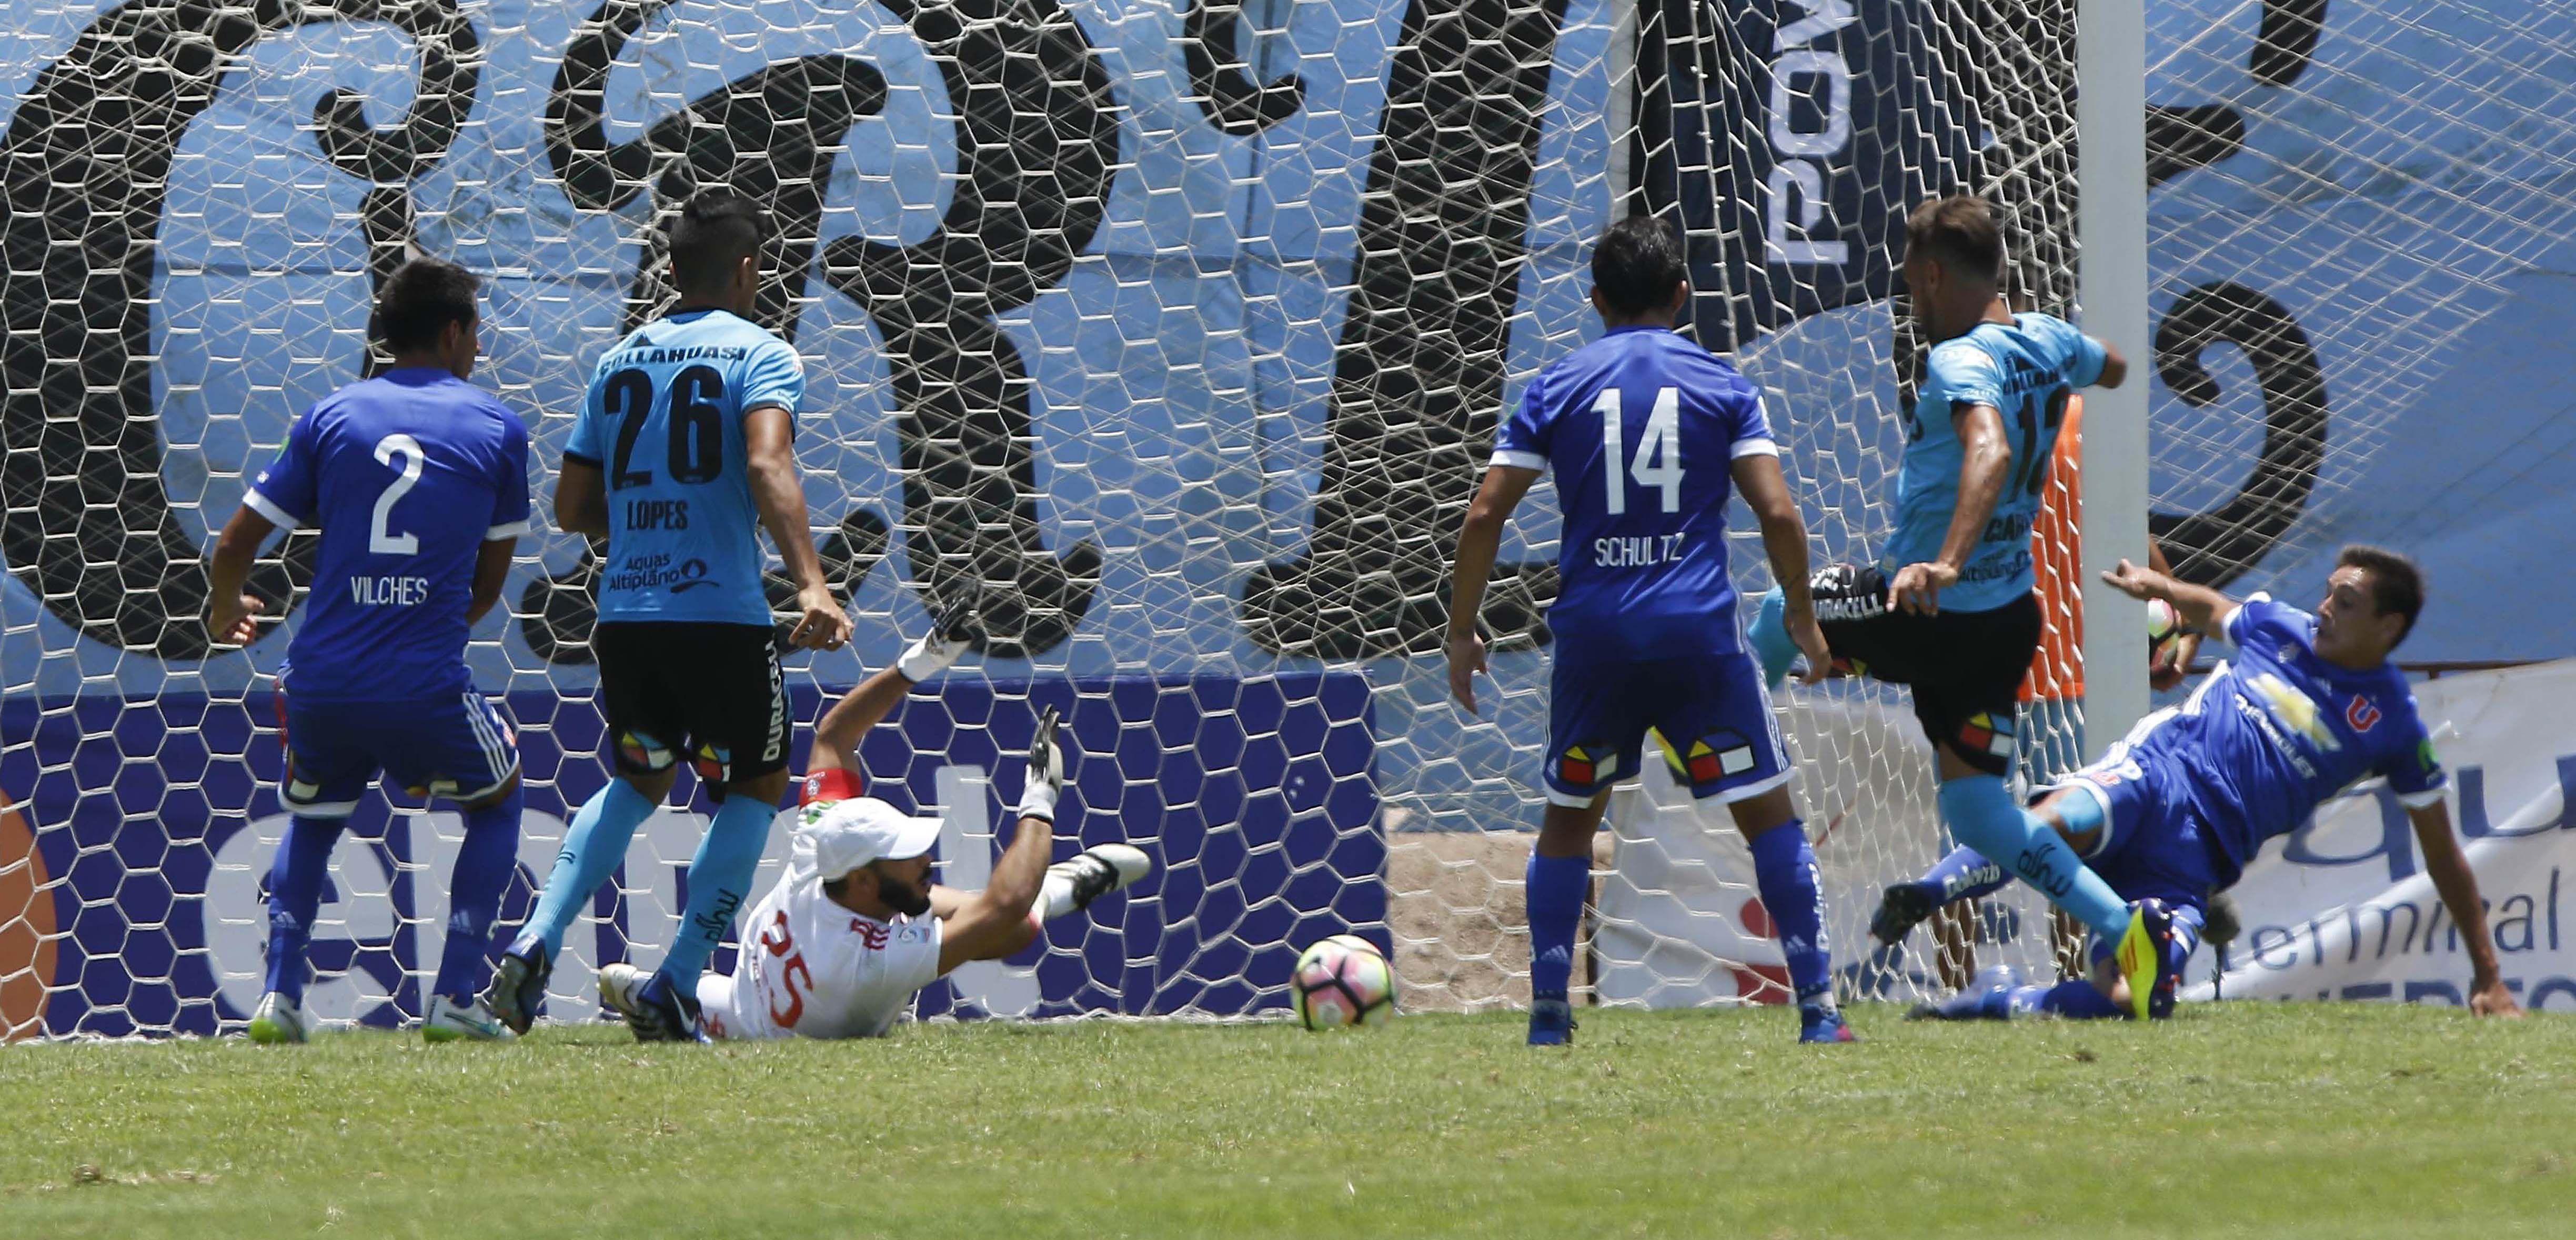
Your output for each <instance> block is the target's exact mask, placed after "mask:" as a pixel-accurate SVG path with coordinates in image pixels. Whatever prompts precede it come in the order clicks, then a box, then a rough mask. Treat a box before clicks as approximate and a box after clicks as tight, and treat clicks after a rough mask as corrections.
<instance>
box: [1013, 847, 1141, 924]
mask: <svg viewBox="0 0 2576 1240" xmlns="http://www.w3.org/2000/svg"><path fill="white" fill-rule="evenodd" d="M1153 869H1154V862H1153V859H1152V858H1150V857H1147V856H1146V855H1145V850H1144V849H1141V848H1138V847H1136V846H1135V845H1133V844H1094V845H1092V846H1091V847H1089V848H1086V849H1083V850H1082V851H1081V852H1080V853H1078V854H1076V855H1075V856H1074V858H1073V859H1072V860H1070V861H1059V862H1056V863H1055V864H1054V865H1051V866H1048V867H1047V873H1046V883H1045V885H1044V886H1043V887H1042V888H1041V889H1040V895H1041V904H1042V906H1043V909H1044V916H1043V917H1042V920H1046V921H1053V920H1055V919H1056V918H1058V917H1065V916H1069V915H1071V914H1074V913H1079V912H1081V911H1082V910H1084V909H1086V908H1089V907H1091V902H1092V901H1094V900H1097V899H1099V898H1100V897H1102V896H1105V895H1108V894H1109V893H1110V892H1113V891H1117V890H1119V889H1121V888H1124V887H1129V886H1132V885H1134V884H1135V882H1136V880H1138V879H1140V878H1143V877H1145V875H1147V874H1149V873H1151V872H1153Z"/></svg>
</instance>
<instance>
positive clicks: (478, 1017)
mask: <svg viewBox="0 0 2576 1240" xmlns="http://www.w3.org/2000/svg"><path fill="white" fill-rule="evenodd" d="M420 1036H421V1037H423V1038H425V1039H427V1040H429V1041H432V1042H507V1041H509V1040H511V1039H513V1038H516V1037H518V1036H519V1035H518V1034H516V1033H513V1032H511V1030H510V1027H509V1026H508V1025H505V1024H502V1023H501V1018H500V1017H499V1016H497V1015H495V1014H494V1013H493V1011H492V1009H491V1008H490V1007H489V1006H487V1005H485V1004H484V1002H483V1001H482V1000H481V999H476V1000H475V1001H473V1002H472V1003H458V1002H456V1001H455V1000H453V999H450V998H448V997H447V996H445V995H431V996H430V997H429V1015H428V1017H427V1018H426V1019H424V1020H422V1021H421V1022H420Z"/></svg>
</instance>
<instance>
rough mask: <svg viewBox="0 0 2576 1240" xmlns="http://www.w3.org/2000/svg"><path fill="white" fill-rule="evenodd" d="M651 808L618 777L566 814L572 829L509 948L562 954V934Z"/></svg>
mask: <svg viewBox="0 0 2576 1240" xmlns="http://www.w3.org/2000/svg"><path fill="white" fill-rule="evenodd" d="M657 808H659V807H658V806H656V805H655V804H654V803H653V802H651V801H648V800H645V799H644V794H643V793H641V792H637V791H636V790H635V787H634V785H632V784H629V783H627V782H626V781H625V780H622V779H612V780H609V781H608V786H607V787H605V788H602V789H600V790H599V791H598V792H597V793H595V794H593V795H592V797H591V798H590V800H588V801H586V802H584V803H583V804H582V807H581V812H580V813H577V814H574V815H573V816H572V829H571V830H569V831H566V832H565V833H564V846H563V851H562V852H560V853H557V854H556V855H555V868H554V872H553V873H551V874H548V875H546V889H545V891H543V892H542V893H540V894H539V895H538V896H537V909H536V911H535V912H533V913H530V914H528V924H527V925H526V926H525V927H524V928H522V929H521V930H520V931H519V937H518V940H517V942H516V943H514V944H513V946H514V947H518V946H524V945H525V944H528V943H530V942H536V943H542V944H544V945H545V949H546V959H547V960H549V961H552V960H554V959H556V958H557V957H559V956H561V955H563V939H564V931H565V930H566V929H568V928H569V927H571V925H572V919H573V918H575V917H578V916H580V915H581V908H582V906H583V905H585V904H588V903H590V897H591V896H592V895H593V894H594V893H596V892H598V890H599V885H600V884H601V883H604V882H607V881H608V876H609V875H611V874H614V873H616V872H617V867H618V865H619V864H620V863H622V862H624V861H625V860H626V847H627V845H629V844H632V843H634V842H635V829H636V828H637V827H640V826H643V825H644V820H645V819H647V818H650V817H652V816H653V811H654V810H655V809H657Z"/></svg>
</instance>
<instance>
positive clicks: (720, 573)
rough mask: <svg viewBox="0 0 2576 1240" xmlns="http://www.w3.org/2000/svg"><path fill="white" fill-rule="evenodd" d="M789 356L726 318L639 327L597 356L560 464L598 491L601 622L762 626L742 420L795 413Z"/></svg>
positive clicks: (795, 384)
mask: <svg viewBox="0 0 2576 1240" xmlns="http://www.w3.org/2000/svg"><path fill="white" fill-rule="evenodd" d="M804 396H805V371H804V368H803V366H801V365H800V364H799V363H798V362H797V360H796V350H795V349H794V348H792V347H790V346H789V345H788V343H787V342H786V341H784V340H780V339H779V338H778V337H776V336H773V335H771V334H769V333H768V332H767V331H764V330H762V329H761V328H760V327H759V326H758V325H757V324H754V323H752V322H750V321H748V320H746V319H741V318H737V317H735V316H734V315H733V314H731V313H729V312H727V311H723V310H691V311H688V312H685V313H682V314H675V315H672V316H671V317H669V318H666V319H662V320H660V321H658V322H654V323H648V324H646V325H644V326H642V327H639V328H637V329H635V331H634V333H633V334H631V335H629V336H627V337H626V339H624V340H621V341H619V342H618V343H617V347H615V348H613V349H610V350H609V351H608V353H607V355H606V356H604V357H602V358H600V359H599V369H598V370H597V372H596V373H595V374H594V375H593V376H592V378H591V381H590V396H589V399H588V400H587V401H585V402H584V403H583V405H582V411H581V420H580V421H579V422H577V423H575V424H574V426H573V430H572V441H571V442H570V443H568V444H566V445H565V446H564V459H565V460H569V461H579V462H581V463H583V464H585V465H591V466H595V467H597V468H598V469H599V470H600V471H601V473H602V475H603V476H604V477H605V478H606V480H607V483H608V558H607V561H606V562H605V563H604V564H603V565H602V566H601V569H602V571H601V573H600V577H599V618H600V619H601V620H603V621H637V620H660V621H699V622H714V623H719V624H754V625H761V626H763V627H766V626H767V625H768V624H769V598H768V595H767V594H766V593H765V592H764V591H763V590H762V588H761V571H762V569H763V567H764V566H765V565H766V563H767V557H766V556H765V555H764V554H763V553H762V551H761V549H760V510H759V508H758V507H757V506H756V505H754V504H753V502H752V498H751V480H750V474H749V472H748V471H747V470H746V469H745V468H744V464H745V462H744V459H743V458H744V455H745V452H744V442H745V441H744V436H743V415H744V414H747V413H749V412H751V411H752V410H754V409H759V408H762V407H764V406H775V407H777V408H780V409H784V410H786V411H787V414H788V416H789V417H791V418H792V417H794V416H795V414H796V406H797V402H799V401H801V400H803V399H804Z"/></svg>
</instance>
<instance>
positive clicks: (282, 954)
mask: <svg viewBox="0 0 2576 1240" xmlns="http://www.w3.org/2000/svg"><path fill="white" fill-rule="evenodd" d="M348 825H349V820H348V819H346V818H307V817H305V816H304V815H302V814H297V815H295V816H294V817H293V818H291V819H289V820H287V825H286V838H285V839H283V840H280V841H278V844H277V860H275V861H273V862H271V863H269V867H268V979H267V981H266V982H265V983H263V984H262V987H261V988H262V989H263V990H273V991H276V992H277V993H279V994H281V995H284V996H286V997H287V998H289V999H291V1000H294V1001H295V1002H297V1003H302V1002H304V982H305V980H306V977H307V976H308V975H309V974H311V973H312V971H313V970H312V968H311V967H310V966H309V965H308V964H307V963H306V960H305V956H304V952H305V948H306V947H307V946H308V945H310V944H311V943H312V942H313V917H314V914H316V913H318V912H320V911H321V908H322V884H323V883H325V882H327V881H329V879H330V877H331V846H332V845H334V844H337V843H339V842H340V829H341V828H343V827H346V826H348Z"/></svg>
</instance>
